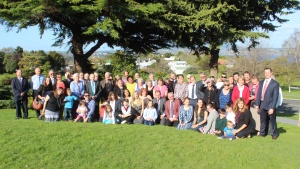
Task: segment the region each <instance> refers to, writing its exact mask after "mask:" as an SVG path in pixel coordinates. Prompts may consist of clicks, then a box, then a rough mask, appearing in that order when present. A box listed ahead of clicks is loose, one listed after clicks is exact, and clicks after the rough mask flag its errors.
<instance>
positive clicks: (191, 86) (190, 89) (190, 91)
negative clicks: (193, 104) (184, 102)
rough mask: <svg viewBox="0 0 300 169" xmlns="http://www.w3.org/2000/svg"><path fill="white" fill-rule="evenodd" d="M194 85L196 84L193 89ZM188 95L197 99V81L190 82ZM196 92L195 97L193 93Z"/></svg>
mask: <svg viewBox="0 0 300 169" xmlns="http://www.w3.org/2000/svg"><path fill="white" fill-rule="evenodd" d="M193 85H194V90H193ZM188 92H189V93H188V97H189V98H190V99H197V95H196V83H190V84H188ZM193 92H194V98H193V97H192V94H193Z"/></svg>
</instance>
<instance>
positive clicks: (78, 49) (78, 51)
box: [71, 38, 91, 73]
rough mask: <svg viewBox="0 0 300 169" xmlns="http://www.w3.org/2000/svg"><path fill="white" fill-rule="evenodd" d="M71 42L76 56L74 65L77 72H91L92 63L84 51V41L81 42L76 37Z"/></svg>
mask: <svg viewBox="0 0 300 169" xmlns="http://www.w3.org/2000/svg"><path fill="white" fill-rule="evenodd" d="M71 42H72V51H71V52H72V54H73V56H74V66H75V70H76V72H84V73H90V71H91V65H90V62H89V60H88V57H86V56H85V55H84V53H83V43H81V42H80V41H79V40H75V39H74V38H73V39H72V40H71Z"/></svg>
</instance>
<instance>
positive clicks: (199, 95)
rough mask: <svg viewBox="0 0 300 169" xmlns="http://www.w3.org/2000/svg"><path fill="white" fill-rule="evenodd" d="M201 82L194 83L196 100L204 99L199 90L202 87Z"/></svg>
mask: <svg viewBox="0 0 300 169" xmlns="http://www.w3.org/2000/svg"><path fill="white" fill-rule="evenodd" d="M203 84H204V83H203V81H202V80H200V81H198V82H197V83H196V96H197V97H198V99H204V93H203V92H202V91H201V90H200V87H201V86H202V85H203Z"/></svg>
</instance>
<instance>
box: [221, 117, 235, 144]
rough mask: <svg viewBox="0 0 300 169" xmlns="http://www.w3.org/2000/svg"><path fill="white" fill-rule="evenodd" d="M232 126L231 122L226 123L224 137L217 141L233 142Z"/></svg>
mask: <svg viewBox="0 0 300 169" xmlns="http://www.w3.org/2000/svg"><path fill="white" fill-rule="evenodd" d="M233 131H234V125H233V123H232V121H227V124H226V127H225V128H224V135H223V136H220V137H218V139H223V138H229V140H234V138H235V136H234V133H233Z"/></svg>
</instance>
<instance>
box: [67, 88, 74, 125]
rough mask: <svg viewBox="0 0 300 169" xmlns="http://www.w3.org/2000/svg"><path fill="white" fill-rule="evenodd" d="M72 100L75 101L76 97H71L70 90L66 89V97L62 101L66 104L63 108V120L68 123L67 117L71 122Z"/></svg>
mask: <svg viewBox="0 0 300 169" xmlns="http://www.w3.org/2000/svg"><path fill="white" fill-rule="evenodd" d="M74 100H77V97H76V96H73V95H71V90H70V88H67V96H66V97H65V99H64V101H65V102H66V103H65V107H64V120H65V121H68V117H69V119H70V120H73V116H72V108H73V103H74Z"/></svg>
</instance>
